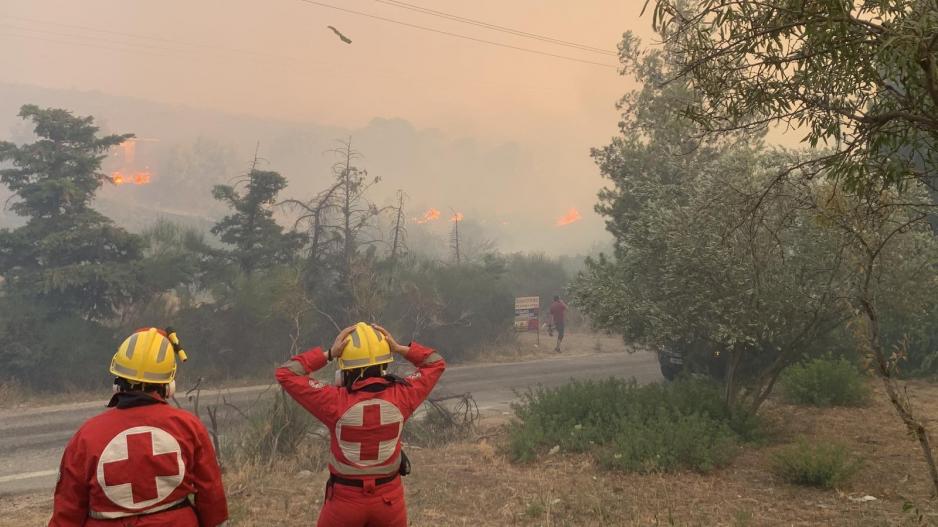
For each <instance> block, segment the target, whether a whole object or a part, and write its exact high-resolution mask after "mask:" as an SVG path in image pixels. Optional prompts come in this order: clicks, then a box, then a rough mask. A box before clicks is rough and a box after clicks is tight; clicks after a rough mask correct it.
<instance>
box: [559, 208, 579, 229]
mask: <svg viewBox="0 0 938 527" xmlns="http://www.w3.org/2000/svg"><path fill="white" fill-rule="evenodd" d="M582 219H583V216H582V215H581V214H580V211H578V210H576V209H574V208H571V209H570V210H568V211H567V213H566V214H564V215H563V216H561V217H559V218H557V227H563V226H564V225H570V224H571V223H575V222H578V221H580V220H582Z"/></svg>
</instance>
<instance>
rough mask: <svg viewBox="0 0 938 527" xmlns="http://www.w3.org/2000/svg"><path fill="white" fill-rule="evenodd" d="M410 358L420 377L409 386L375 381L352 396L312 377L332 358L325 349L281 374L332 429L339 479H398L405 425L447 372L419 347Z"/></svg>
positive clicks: (429, 352) (441, 362)
mask: <svg viewBox="0 0 938 527" xmlns="http://www.w3.org/2000/svg"><path fill="white" fill-rule="evenodd" d="M406 358H407V360H409V361H410V362H411V363H413V365H414V366H416V367H417V371H415V372H414V373H412V374H411V375H409V376H407V378H406V379H405V381H406V382H405V383H400V382H394V381H390V380H387V379H385V378H382V377H372V378H368V379H365V380H361V381H357V382H355V384H354V385H352V390H351V391H349V390H348V389H346V388H345V387H344V386H334V385H328V384H324V383H321V382H319V381H317V380H316V379H313V378H311V377H310V376H309V374H310V373H312V372H314V371H316V370H318V369H320V368H322V367H323V366H325V365H326V354H325V353H324V352H323V351H322V350H321V349H319V348H314V349H311V350H308V351H306V352H304V353H301V354H299V355H297V356H295V357H293V358H292V359H291V360H290V361H289V362H287V363H286V364H284V365H283V366H281V367H280V368H278V369H277V381H278V382H279V383H280V385H281V386H283V389H284V390H286V391H287V393H289V394H290V396H291V397H293V398H294V399H296V402H298V403H300V405H302V406H303V408H306V409H307V410H309V411H310V413H312V414H313V415H314V416H315V417H316V419H319V420H320V421H322V423H323V424H324V425H326V427H327V428H328V429H329V433H330V435H331V436H332V440H331V446H332V448H331V454H332V456H331V459H330V460H329V470H330V471H331V472H332V473H333V474H335V475H337V476H342V477H346V478H356V479H370V478H380V477H382V476H390V475H393V474H396V473H397V471H398V467H399V466H400V463H401V431H402V430H403V427H404V422H405V421H407V419H408V418H410V416H411V415H413V413H414V410H416V409H417V408H418V407H419V406H420V405H421V404H422V403H423V401H424V399H426V398H427V396H428V395H430V392H431V391H432V390H433V387H434V386H435V385H436V382H437V381H438V380H439V379H440V375H443V370H444V369H445V368H446V362H445V361H444V360H443V358H442V357H440V355H438V354H437V353H436V352H435V351H433V350H432V349H429V348H425V347H423V346H421V345H420V344H417V343H414V344H411V346H410V352H408V353H407V355H406Z"/></svg>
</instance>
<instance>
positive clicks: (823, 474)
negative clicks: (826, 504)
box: [772, 438, 860, 489]
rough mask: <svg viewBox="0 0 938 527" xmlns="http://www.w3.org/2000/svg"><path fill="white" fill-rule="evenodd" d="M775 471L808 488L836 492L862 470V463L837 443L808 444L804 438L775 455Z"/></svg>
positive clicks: (780, 475) (784, 477)
mask: <svg viewBox="0 0 938 527" xmlns="http://www.w3.org/2000/svg"><path fill="white" fill-rule="evenodd" d="M772 463H773V464H772V471H773V472H774V473H775V475H776V476H778V477H780V478H782V479H783V480H785V481H787V482H789V483H792V484H795V485H804V486H808V487H820V488H824V489H832V488H835V487H837V486H838V485H840V484H841V483H844V482H846V481H847V480H848V479H850V478H851V477H852V476H853V475H854V474H855V473H856V472H857V471H858V470H859V469H860V461H859V460H858V459H857V458H856V457H854V456H853V455H852V454H850V452H849V451H847V449H846V448H845V447H844V446H843V445H840V444H837V443H829V442H823V441H822V442H816V443H813V444H812V443H808V442H807V441H806V440H805V439H804V438H802V439H799V440H798V442H797V443H794V444H791V445H787V446H785V447H783V448H782V449H780V450H779V451H778V452H776V453H775V454H774V455H773V456H772Z"/></svg>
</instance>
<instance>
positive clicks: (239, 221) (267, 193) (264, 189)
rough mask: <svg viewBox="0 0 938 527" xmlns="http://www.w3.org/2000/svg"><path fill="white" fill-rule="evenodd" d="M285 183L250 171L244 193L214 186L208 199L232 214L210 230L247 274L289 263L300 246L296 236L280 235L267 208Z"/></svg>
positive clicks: (263, 172)
mask: <svg viewBox="0 0 938 527" xmlns="http://www.w3.org/2000/svg"><path fill="white" fill-rule="evenodd" d="M286 186H287V180H286V178H284V177H283V176H281V175H280V174H278V173H277V172H270V171H266V170H257V169H252V170H251V172H250V173H249V174H248V176H247V178H246V181H245V190H244V192H243V193H241V192H239V191H238V190H237V189H236V188H235V187H232V186H228V185H216V186H215V188H214V189H213V190H212V195H213V196H214V197H215V199H216V200H219V201H222V202H224V203H226V204H227V205H228V206H229V207H230V208H232V209H233V210H234V212H233V213H232V214H230V215H228V216H225V217H224V218H222V219H221V221H219V222H218V223H216V224H215V226H214V227H212V233H213V234H217V235H218V237H219V239H221V241H222V242H224V243H226V244H228V245H232V246H234V249H232V250H231V252H230V258H231V259H232V260H233V261H235V262H237V264H238V266H239V267H240V268H241V270H242V271H244V272H245V273H247V274H250V273H252V272H253V271H255V270H256V269H260V268H266V267H270V266H273V265H277V264H283V263H287V262H289V261H291V260H293V258H294V256H295V253H296V251H297V249H299V246H300V237H299V235H297V234H296V233H284V232H283V227H281V226H280V225H278V224H277V222H276V221H275V220H274V218H273V214H274V213H273V209H272V208H271V207H272V206H273V204H274V203H276V201H277V194H279V193H280V191H281V190H283V189H284V188H285V187H286Z"/></svg>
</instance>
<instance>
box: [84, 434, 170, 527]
mask: <svg viewBox="0 0 938 527" xmlns="http://www.w3.org/2000/svg"><path fill="white" fill-rule="evenodd" d="M185 475H186V464H185V462H184V461H183V460H182V449H181V448H180V447H179V442H178V441H176V438H175V437H173V436H172V435H170V434H169V433H168V432H166V431H165V430H162V429H160V428H156V427H153V426H135V427H133V428H128V429H127V430H124V431H123V432H121V433H119V434H117V435H116V436H114V438H113V439H111V441H110V442H109V443H108V444H107V446H106V447H104V451H102V452H101V458H100V459H99V460H98V485H100V486H101V489H102V490H103V491H104V494H105V495H106V496H107V497H108V499H110V500H111V501H112V502H114V504H115V505H117V506H120V507H124V508H125V509H143V508H145V507H149V506H150V505H154V504H156V503H159V502H160V501H162V500H164V499H166V497H167V496H169V495H170V494H172V492H173V491H174V490H176V488H177V487H179V485H180V484H181V483H182V480H183V478H184V477H185Z"/></svg>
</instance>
